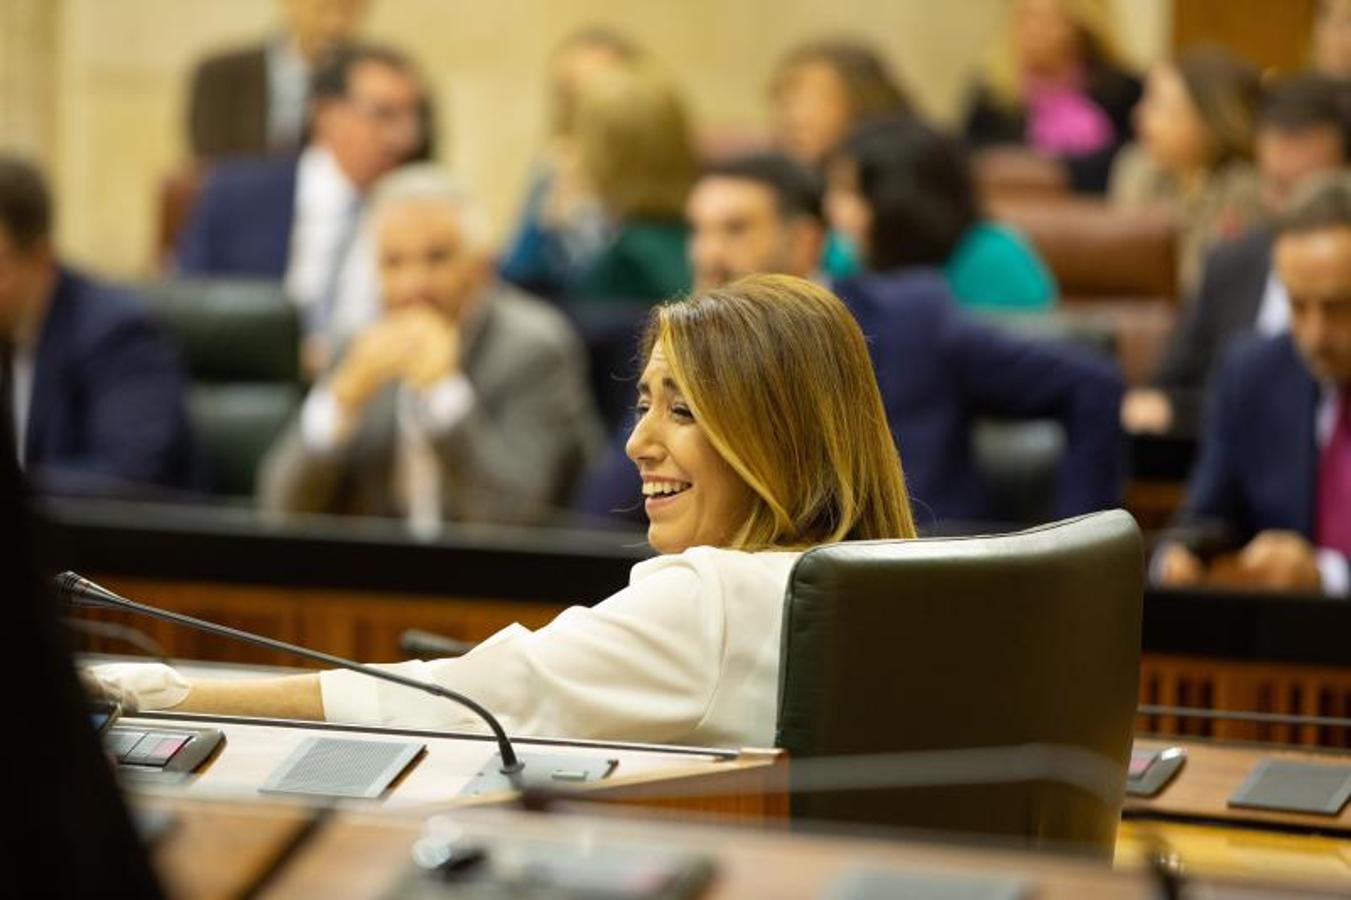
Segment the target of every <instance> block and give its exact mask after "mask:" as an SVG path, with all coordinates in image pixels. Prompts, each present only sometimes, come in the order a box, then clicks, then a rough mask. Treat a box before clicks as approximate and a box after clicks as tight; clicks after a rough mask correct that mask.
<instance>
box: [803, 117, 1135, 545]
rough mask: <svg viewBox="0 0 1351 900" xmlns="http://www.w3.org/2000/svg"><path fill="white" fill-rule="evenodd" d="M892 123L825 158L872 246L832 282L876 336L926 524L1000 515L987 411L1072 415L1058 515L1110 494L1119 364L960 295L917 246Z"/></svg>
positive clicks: (833, 194)
mask: <svg viewBox="0 0 1351 900" xmlns="http://www.w3.org/2000/svg"><path fill="white" fill-rule="evenodd" d="M895 127H897V126H896V125H895V124H892V123H879V124H877V125H874V126H871V127H869V128H864V129H861V130H860V132H859V133H858V134H856V135H854V136H853V137H851V138H850V139H849V140H848V141H846V142H845V144H844V146H843V147H842V148H841V150H840V151H839V152H838V153H837V154H836V156H835V158H834V159H833V160H832V162H831V163H830V167H829V172H828V181H827V200H826V210H827V213H828V215H829V217H830V220H831V224H832V225H833V226H834V227H835V228H836V229H838V230H840V231H842V232H844V233H846V234H848V235H849V236H850V238H851V239H852V240H853V241H854V242H855V243H856V244H857V246H859V247H860V248H862V250H863V262H864V265H865V266H866V270H865V271H864V272H863V273H862V274H860V275H857V276H854V277H852V278H847V279H844V280H843V281H839V282H837V283H836V284H835V289H836V292H837V293H838V294H839V295H840V297H841V298H842V299H843V300H844V301H845V303H846V304H847V305H848V306H849V308H850V310H851V311H852V312H853V313H854V315H855V316H856V317H857V318H858V321H859V324H860V326H861V327H862V328H863V333H864V334H865V335H867V336H868V338H869V343H868V347H869V350H870V351H871V352H872V354H873V365H874V367H875V368H876V370H877V380H878V385H879V386H880V387H881V389H882V399H883V402H884V405H885V407H886V411H887V420H888V422H889V423H890V425H891V431H892V434H893V436H894V437H895V439H896V443H897V446H899V447H903V448H904V449H905V455H906V466H907V469H906V476H907V482H908V484H909V487H910V491H911V495H912V496H913V497H914V498H915V500H916V504H917V508H918V509H920V510H927V511H928V512H929V514H930V515H931V516H932V521H931V523H930V524H941V523H944V522H967V523H972V522H989V521H991V520H992V519H993V518H994V515H993V513H992V509H991V506H990V502H989V498H988V496H987V489H986V486H985V484H984V483H983V481H982V479H981V477H980V476H979V474H978V472H977V471H976V469H975V462H974V458H973V450H972V433H971V429H972V424H973V422H974V420H975V419H976V417H978V416H995V417H999V418H1005V419H1015V420H1016V419H1030V418H1039V419H1054V420H1055V421H1057V422H1059V423H1060V425H1061V426H1062V427H1063V428H1064V431H1065V437H1066V446H1065V452H1064V456H1063V458H1062V460H1061V463H1060V472H1059V478H1058V482H1057V491H1056V501H1055V515H1056V516H1057V517H1062V516H1069V515H1076V514H1079V513H1083V512H1088V511H1090V510H1095V509H1105V508H1109V507H1112V506H1115V505H1116V504H1117V503H1118V502H1119V501H1120V494H1121V477H1122V452H1121V450H1122V448H1121V440H1120V429H1119V426H1118V424H1117V412H1116V411H1117V410H1118V408H1119V405H1120V403H1121V391H1122V384H1121V376H1120V374H1119V373H1118V372H1117V371H1116V367H1115V365H1114V364H1113V363H1112V362H1110V361H1109V360H1106V359H1103V358H1101V357H1099V356H1097V355H1096V354H1095V353H1093V352H1092V351H1088V350H1083V349H1080V348H1077V347H1070V346H1064V345H1060V344H1053V343H1050V342H1048V341H1034V340H1031V339H1028V338H1023V337H1016V336H1014V335H1011V334H1008V333H1006V332H1003V331H1000V330H998V329H996V328H995V327H994V326H993V325H987V324H985V323H983V322H979V321H977V320H975V319H973V318H971V317H970V316H969V315H966V314H964V312H963V311H962V310H960V309H959V308H958V306H957V303H956V301H955V300H954V298H953V296H952V292H951V290H950V289H949V288H948V285H947V281H946V279H945V277H944V275H943V271H942V269H941V268H938V267H937V265H936V262H935V261H934V260H933V259H932V258H930V259H929V260H928V261H925V262H921V261H919V260H917V259H916V254H915V249H914V241H915V238H916V235H917V229H916V227H915V217H916V210H915V209H914V207H913V206H912V205H911V202H910V197H909V196H907V195H906V194H904V193H903V192H899V191H896V190H893V189H891V184H890V179H889V178H888V177H886V174H885V167H887V166H888V165H894V163H889V162H888V157H887V156H886V155H885V154H879V153H878V152H877V148H878V146H879V143H880V140H881V139H880V138H879V136H878V135H879V133H881V132H885V131H886V130H889V129H894V128H895ZM870 170H875V171H870ZM920 517H923V514H920Z"/></svg>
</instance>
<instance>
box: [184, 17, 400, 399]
mask: <svg viewBox="0 0 1351 900" xmlns="http://www.w3.org/2000/svg"><path fill="white" fill-rule="evenodd" d="M425 96H426V94H425V89H424V87H423V84H422V80H421V78H420V77H419V75H418V73H417V71H416V70H415V69H414V67H413V64H412V63H411V62H410V61H409V60H408V58H407V57H405V56H404V55H403V54H402V53H400V52H398V51H397V50H394V49H393V48H390V47H385V46H378V45H373V44H359V45H351V46H345V47H340V48H337V49H335V50H334V51H333V52H332V53H330V54H329V56H328V57H327V58H326V59H325V60H324V62H323V63H322V64H321V66H320V68H319V70H318V71H317V72H316V73H315V77H314V82H313V100H312V103H311V117H312V126H311V129H310V140H309V143H307V144H306V146H305V148H304V150H303V151H302V152H301V153H300V154H299V155H298V156H290V157H286V158H281V159H275V160H270V159H269V160H249V161H237V162H231V163H225V164H222V165H219V166H217V167H215V168H214V169H213V170H212V173H211V176H210V179H209V180H208V181H207V183H206V186H205V188H204V190H203V192H202V196H201V197H200V199H199V200H198V201H197V204H196V206H195V208H194V209H193V212H192V216H191V218H190V219H189V221H188V224H187V226H186V228H185V229H184V232H183V234H182V236H181V238H180V240H179V246H178V256H177V263H178V270H179V272H180V273H182V274H184V275H197V276H249V277H256V278H269V279H276V280H278V281H282V282H283V283H284V284H285V286H286V290H287V293H288V294H289V295H290V297H291V298H292V299H293V300H294V301H295V302H296V303H297V304H298V305H299V307H300V309H301V312H302V323H303V327H302V334H303V341H304V347H303V350H304V353H303V358H304V366H305V369H306V371H307V372H308V373H310V374H313V373H316V372H318V371H320V370H322V369H323V368H324V366H325V365H326V362H327V359H328V356H329V353H330V352H331V350H332V348H333V347H334V346H336V345H337V344H339V343H341V342H342V341H344V340H346V339H347V338H349V337H350V336H351V335H352V334H353V333H354V332H355V331H356V330H357V329H359V328H360V327H361V326H362V325H364V324H365V323H367V322H369V321H370V320H371V319H372V318H373V317H374V316H375V314H376V313H377V311H378V309H379V289H378V287H377V284H376V275H375V266H374V259H373V256H372V251H371V247H370V243H369V238H368V236H367V234H366V231H367V230H366V229H365V228H364V227H363V223H364V219H365V205H366V194H367V192H368V191H369V190H370V188H371V186H372V185H373V184H374V183H375V182H376V180H377V179H379V178H380V176H382V175H384V174H386V173H387V172H390V171H392V170H393V169H395V168H397V167H398V166H400V165H402V164H404V163H406V162H408V161H409V160H410V159H412V158H414V157H415V156H417V155H418V153H419V150H420V148H421V145H422V143H423V139H424V136H423V134H422V126H423V117H422V113H421V108H422V105H423V103H424V98H425Z"/></svg>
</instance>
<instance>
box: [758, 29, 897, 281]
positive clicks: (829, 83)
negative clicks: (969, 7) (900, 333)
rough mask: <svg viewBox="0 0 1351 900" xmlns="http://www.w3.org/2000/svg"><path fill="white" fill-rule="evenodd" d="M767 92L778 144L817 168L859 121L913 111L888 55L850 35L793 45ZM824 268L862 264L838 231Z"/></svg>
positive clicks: (847, 269) (848, 269)
mask: <svg viewBox="0 0 1351 900" xmlns="http://www.w3.org/2000/svg"><path fill="white" fill-rule="evenodd" d="M769 94H770V101H771V105H772V109H771V115H772V117H773V120H774V140H775V144H776V145H777V146H778V148H779V149H780V150H782V151H783V152H784V153H787V154H788V155H789V156H792V157H793V158H795V159H797V160H798V161H799V162H800V163H802V164H803V165H805V166H808V167H810V168H811V169H813V170H814V171H816V172H818V173H820V172H823V171H824V166H825V163H826V160H827V159H829V158H830V155H831V154H832V153H834V152H835V151H836V150H837V149H838V148H839V146H840V143H841V142H842V141H843V140H844V139H845V138H846V137H847V136H848V135H849V133H850V132H851V131H853V130H854V129H855V128H856V127H858V126H859V125H862V124H864V123H866V122H873V121H877V120H879V119H891V118H896V117H899V116H905V115H910V114H911V113H912V111H913V107H912V104H911V102H910V98H909V97H908V96H907V94H906V91H905V89H904V88H903V87H902V86H901V82H900V80H899V79H898V78H897V77H896V75H895V73H894V72H892V70H891V67H890V66H889V65H887V62H886V60H884V59H883V58H882V56H881V55H880V54H879V53H878V52H877V51H876V50H875V49H873V48H872V47H870V46H868V45H867V44H866V43H864V42H862V41H858V40H853V39H850V38H835V39H831V40H822V41H812V42H810V43H806V44H802V45H800V46H798V47H796V48H794V49H792V50H790V51H789V52H788V53H787V54H786V55H785V56H784V57H783V59H782V60H780V61H779V64H778V66H777V67H776V68H775V71H774V75H773V78H772V79H771V81H770V89H769ZM821 268H822V270H823V271H824V272H825V273H826V274H827V275H829V276H831V277H833V278H839V277H843V276H845V275H849V274H852V273H853V272H854V271H856V270H857V268H858V259H857V253H856V252H855V251H854V248H851V247H849V246H848V244H847V242H846V241H845V240H843V239H842V238H841V237H840V236H839V235H831V236H830V238H829V240H827V242H826V246H825V248H824V249H823V250H822V259H821Z"/></svg>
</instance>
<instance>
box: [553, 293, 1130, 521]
mask: <svg viewBox="0 0 1351 900" xmlns="http://www.w3.org/2000/svg"><path fill="white" fill-rule="evenodd" d="M836 291H837V293H838V294H839V296H840V297H841V298H843V299H844V301H845V303H846V304H847V305H848V306H849V308H850V309H851V310H852V311H853V313H854V315H855V317H856V318H857V319H858V322H859V325H860V326H861V327H862V329H863V333H864V334H865V335H866V336H867V337H868V339H869V351H870V352H871V354H872V358H873V367H874V370H875V371H876V373H877V382H878V387H879V388H880V389H881V393H882V401H883V404H884V405H885V407H886V412H887V421H888V423H889V424H890V426H891V433H892V435H893V437H894V438H895V439H896V442H897V446H898V447H899V449H900V453H901V464H902V466H903V468H904V469H905V477H906V485H907V487H908V489H909V492H910V496H911V498H912V501H913V503H914V506H915V518H916V523H917V524H919V525H920V526H921V527H927V526H929V525H931V524H932V523H933V522H934V521H935V520H945V519H952V520H962V519H965V520H971V521H982V520H988V519H989V518H990V517H991V513H990V510H989V507H988V503H987V499H986V489H985V486H984V484H983V483H982V480H981V478H980V476H979V474H978V473H977V472H976V470H975V466H974V461H973V459H972V449H971V424H972V421H973V420H974V419H975V418H977V417H979V416H998V417H1006V418H1052V419H1055V420H1057V421H1059V422H1060V423H1061V425H1062V426H1063V427H1064V429H1065V433H1066V438H1067V447H1066V454H1065V458H1064V460H1063V461H1062V464H1061V472H1060V477H1059V484H1058V488H1059V489H1058V496H1057V507H1056V512H1057V514H1058V515H1062V516H1070V515H1076V514H1078V513H1083V512H1088V511H1091V510H1096V509H1103V508H1106V507H1110V506H1114V505H1116V504H1117V503H1118V502H1119V500H1120V491H1121V475H1122V451H1123V447H1122V440H1121V434H1120V430H1119V426H1118V419H1117V416H1118V410H1119V408H1120V404H1121V393H1122V383H1121V378H1120V375H1119V374H1118V373H1117V371H1116V368H1115V366H1114V365H1113V364H1112V363H1110V362H1108V361H1107V360H1104V359H1101V358H1099V357H1098V356H1096V355H1095V354H1093V353H1091V352H1089V351H1081V350H1079V349H1077V348H1072V347H1063V346H1060V345H1058V344H1051V343H1049V342H1044V341H1034V340H1031V339H1027V338H1020V337H1015V336H1012V335H1009V334H1006V333H1004V332H1002V331H999V330H998V329H996V328H993V327H991V326H988V325H985V324H983V323H981V322H979V321H978V320H975V319H972V318H970V317H968V316H967V315H966V314H964V313H962V312H961V311H960V310H959V309H958V308H957V305H956V302H955V301H954V300H953V299H952V297H951V295H950V294H949V292H948V288H947V283H946V282H945V281H944V279H943V276H942V273H941V272H939V271H938V270H935V269H911V270H907V271H904V272H900V273H890V274H881V275H876V274H871V275H864V276H860V277H857V278H853V279H849V280H846V281H844V282H842V283H840V284H839V285H837V286H836ZM621 438H622V436H618V435H617V436H616V437H615V439H614V441H613V443H612V445H611V447H610V450H609V452H608V453H607V455H606V457H605V458H604V459H603V460H602V461H601V463H600V464H599V465H598V467H597V469H596V470H595V471H594V472H593V473H592V474H591V475H590V476H589V477H588V478H587V480H586V481H585V482H584V483H583V485H582V488H581V490H580V491H579V494H578V497H577V501H576V504H575V505H576V506H577V508H578V509H580V510H581V511H583V512H585V513H589V514H593V515H604V514H607V513H609V514H615V513H616V511H621V512H620V514H621V515H626V516H627V517H628V518H634V519H637V520H641V518H642V515H643V514H642V507H641V503H640V500H641V498H640V497H639V482H638V479H637V476H636V474H635V469H634V466H633V464H632V463H631V462H629V461H628V460H627V459H625V458H624V453H623V440H622V439H621Z"/></svg>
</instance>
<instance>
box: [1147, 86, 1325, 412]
mask: <svg viewBox="0 0 1351 900" xmlns="http://www.w3.org/2000/svg"><path fill="white" fill-rule="evenodd" d="M1348 158H1351V85H1348V84H1346V83H1343V82H1338V81H1334V80H1331V79H1327V78H1323V77H1320V76H1317V75H1298V76H1294V77H1292V78H1290V79H1288V80H1287V81H1285V82H1283V83H1281V84H1279V85H1277V87H1276V88H1275V89H1274V90H1273V91H1272V92H1271V94H1270V95H1269V96H1268V97H1267V98H1266V100H1265V101H1264V102H1263V105H1262V108H1261V110H1260V111H1259V116H1258V123H1257V161H1258V166H1259V168H1260V170H1261V175H1262V191H1263V205H1264V206H1265V207H1266V210H1267V213H1268V215H1270V216H1271V217H1273V218H1274V217H1278V216H1279V215H1280V214H1281V212H1282V210H1283V209H1284V207H1285V205H1286V204H1287V202H1288V200H1289V197H1290V193H1291V191H1293V190H1294V189H1295V188H1296V187H1297V186H1298V185H1299V184H1300V183H1301V182H1303V181H1305V180H1307V179H1309V178H1311V177H1314V176H1317V175H1320V174H1323V173H1326V172H1331V171H1335V170H1336V169H1338V168H1340V167H1342V166H1344V165H1346V163H1347V161H1348ZM1271 242H1272V234H1271V230H1270V229H1269V228H1267V227H1265V226H1259V227H1257V228H1255V229H1253V230H1251V231H1249V232H1248V233H1247V234H1243V235H1240V236H1239V237H1236V238H1233V239H1231V240H1228V241H1225V242H1223V243H1221V244H1219V245H1218V246H1216V247H1215V249H1214V250H1212V251H1211V253H1210V255H1209V256H1208V257H1207V259H1206V265H1205V270H1204V274H1203V276H1202V279H1201V287H1200V290H1199V292H1198V293H1197V296H1196V297H1195V298H1194V300H1193V302H1192V303H1191V304H1190V305H1189V306H1188V308H1187V309H1186V311H1185V312H1184V314H1183V318H1182V320H1181V322H1180V323H1179V324H1178V327H1177V328H1176V329H1175V330H1174V332H1173V334H1172V336H1171V338H1170V339H1169V342H1168V346H1167V347H1166V348H1165V350H1164V354H1163V357H1162V359H1161V360H1160V362H1159V366H1158V370H1157V371H1156V373H1155V375H1154V377H1153V379H1152V383H1151V385H1150V387H1148V388H1140V389H1136V390H1133V391H1130V392H1129V393H1128V394H1127V395H1126V401H1125V403H1123V405H1122V411H1121V420H1122V425H1123V426H1124V427H1125V428H1126V430H1128V431H1133V432H1162V431H1175V432H1181V433H1194V432H1196V431H1197V430H1198V429H1199V426H1200V421H1201V412H1202V410H1201V406H1202V402H1201V401H1202V400H1203V398H1204V396H1205V391H1206V384H1207V382H1208V380H1209V378H1210V375H1211V372H1212V370H1213V369H1214V367H1215V363H1216V361H1217V360H1218V359H1219V358H1220V356H1221V354H1222V353H1223V352H1224V349H1225V347H1226V346H1227V345H1228V344H1229V342H1230V341H1231V340H1232V339H1233V338H1234V337H1236V336H1238V335H1241V334H1246V333H1247V332H1250V331H1254V330H1255V331H1258V332H1260V333H1263V334H1276V333H1279V332H1281V331H1284V330H1285V328H1286V319H1287V317H1286V299H1285V296H1284V287H1283V286H1282V285H1281V283H1280V280H1279V279H1278V278H1276V277H1275V276H1274V275H1273V273H1272V268H1271Z"/></svg>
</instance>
